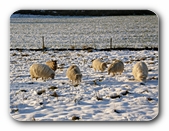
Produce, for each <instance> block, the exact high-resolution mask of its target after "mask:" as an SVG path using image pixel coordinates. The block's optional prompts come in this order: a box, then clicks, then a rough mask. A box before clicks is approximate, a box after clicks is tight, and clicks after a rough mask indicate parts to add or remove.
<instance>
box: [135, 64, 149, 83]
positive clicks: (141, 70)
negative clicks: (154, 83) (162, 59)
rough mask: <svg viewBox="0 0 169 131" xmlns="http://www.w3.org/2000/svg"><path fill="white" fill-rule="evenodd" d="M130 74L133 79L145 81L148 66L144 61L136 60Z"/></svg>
mask: <svg viewBox="0 0 169 131" xmlns="http://www.w3.org/2000/svg"><path fill="white" fill-rule="evenodd" d="M132 74H133V76H134V78H135V80H137V81H140V82H145V81H146V78H147V76H148V67H147V65H146V63H145V62H142V61H140V62H137V63H136V64H135V65H134V67H133V69H132Z"/></svg>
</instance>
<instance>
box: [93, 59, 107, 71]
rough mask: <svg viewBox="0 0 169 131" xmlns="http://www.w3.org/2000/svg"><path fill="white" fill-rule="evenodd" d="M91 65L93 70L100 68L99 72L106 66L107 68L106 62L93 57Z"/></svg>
mask: <svg viewBox="0 0 169 131" xmlns="http://www.w3.org/2000/svg"><path fill="white" fill-rule="evenodd" d="M92 67H93V68H94V70H95V71H96V70H98V71H99V70H100V71H101V72H103V71H104V70H105V69H106V68H107V64H106V63H104V62H102V61H101V60H100V59H95V60H94V61H93V62H92Z"/></svg>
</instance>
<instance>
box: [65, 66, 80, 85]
mask: <svg viewBox="0 0 169 131" xmlns="http://www.w3.org/2000/svg"><path fill="white" fill-rule="evenodd" d="M66 76H67V77H68V78H69V80H71V81H72V84H73V83H74V82H75V83H77V84H78V83H80V82H81V79H82V74H81V72H80V69H79V67H78V66H76V65H71V66H70V67H69V68H68V69H67V72H66Z"/></svg>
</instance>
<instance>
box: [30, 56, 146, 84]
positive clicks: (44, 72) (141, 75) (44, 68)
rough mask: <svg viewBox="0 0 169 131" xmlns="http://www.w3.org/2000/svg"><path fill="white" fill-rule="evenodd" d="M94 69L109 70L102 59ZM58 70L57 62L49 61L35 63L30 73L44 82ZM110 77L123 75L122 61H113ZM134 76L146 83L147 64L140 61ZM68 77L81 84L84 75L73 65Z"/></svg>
mask: <svg viewBox="0 0 169 131" xmlns="http://www.w3.org/2000/svg"><path fill="white" fill-rule="evenodd" d="M92 68H93V69H94V70H95V71H96V70H98V71H101V72H103V71H105V70H106V68H107V64H106V63H105V62H102V61H101V60H100V59H95V60H93V62H92ZM56 69H57V61H56V60H51V61H47V62H46V63H45V64H40V63H34V64H32V65H31V67H30V69H29V71H30V75H31V78H32V79H33V78H35V79H36V80H37V79H38V78H42V80H47V79H48V78H52V79H54V77H55V71H56ZM107 71H108V75H110V74H111V75H112V76H114V75H116V74H117V73H120V75H121V73H122V72H123V71H124V64H123V62H122V61H120V60H115V61H113V62H112V63H111V64H110V66H109V67H108V70H107ZM132 74H133V76H134V78H135V80H137V81H140V82H145V81H146V78H147V76H148V68H147V65H146V64H145V62H143V61H139V62H137V63H136V64H135V65H134V67H133V69H132ZM66 77H68V79H69V80H70V81H72V84H73V83H77V84H78V83H80V82H81V79H82V73H81V71H80V69H79V67H78V66H77V65H71V66H70V67H69V68H68V69H67V71H66Z"/></svg>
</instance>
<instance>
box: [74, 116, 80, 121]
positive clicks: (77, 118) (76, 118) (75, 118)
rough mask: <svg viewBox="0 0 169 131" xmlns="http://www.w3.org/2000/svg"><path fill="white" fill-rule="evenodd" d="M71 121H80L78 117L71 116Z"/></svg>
mask: <svg viewBox="0 0 169 131" xmlns="http://www.w3.org/2000/svg"><path fill="white" fill-rule="evenodd" d="M72 120H73V121H75V120H80V117H78V116H73V117H72Z"/></svg>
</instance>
